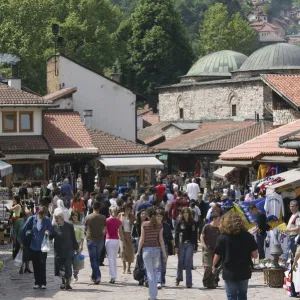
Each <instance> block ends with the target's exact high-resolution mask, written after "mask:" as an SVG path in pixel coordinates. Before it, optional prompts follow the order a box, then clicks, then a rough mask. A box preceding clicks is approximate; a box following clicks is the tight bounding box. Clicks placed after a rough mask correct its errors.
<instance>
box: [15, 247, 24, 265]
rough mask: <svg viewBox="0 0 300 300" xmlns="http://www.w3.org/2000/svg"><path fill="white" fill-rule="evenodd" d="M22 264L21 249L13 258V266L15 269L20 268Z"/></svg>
mask: <svg viewBox="0 0 300 300" xmlns="http://www.w3.org/2000/svg"><path fill="white" fill-rule="evenodd" d="M22 264H23V249H20V250H19V252H18V254H17V256H16V257H15V260H14V265H15V266H16V267H21V266H22Z"/></svg>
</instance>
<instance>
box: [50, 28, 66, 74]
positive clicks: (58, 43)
mask: <svg viewBox="0 0 300 300" xmlns="http://www.w3.org/2000/svg"><path fill="white" fill-rule="evenodd" d="M58 32H59V25H58V24H52V34H53V35H54V59H55V62H54V73H55V76H58V70H57V58H56V48H57V46H58V47H62V46H63V43H64V38H63V37H61V36H59V37H57V35H58Z"/></svg>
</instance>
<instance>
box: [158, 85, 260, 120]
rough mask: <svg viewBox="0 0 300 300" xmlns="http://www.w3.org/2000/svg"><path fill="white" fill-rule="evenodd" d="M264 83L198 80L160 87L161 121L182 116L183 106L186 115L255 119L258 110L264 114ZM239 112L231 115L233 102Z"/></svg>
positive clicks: (196, 118) (189, 116)
mask: <svg viewBox="0 0 300 300" xmlns="http://www.w3.org/2000/svg"><path fill="white" fill-rule="evenodd" d="M263 102H264V84H263V82H262V81H250V82H232V83H218V84H198V85H197V84H196V85H193V86H189V87H184V86H183V87H177V88H167V89H161V90H160V91H159V114H160V120H161V121H175V120H178V119H179V108H180V107H182V106H183V107H184V119H185V120H189V121H199V120H203V119H231V118H232V119H254V114H255V112H256V113H258V114H259V116H260V118H262V117H263V112H264V105H263ZM233 104H234V105H236V111H237V115H236V117H233V116H232V105H233Z"/></svg>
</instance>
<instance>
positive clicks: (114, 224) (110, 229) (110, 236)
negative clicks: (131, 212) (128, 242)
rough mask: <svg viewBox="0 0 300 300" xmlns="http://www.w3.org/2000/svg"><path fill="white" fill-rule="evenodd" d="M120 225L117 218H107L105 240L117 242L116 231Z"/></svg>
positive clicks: (120, 222)
mask: <svg viewBox="0 0 300 300" xmlns="http://www.w3.org/2000/svg"><path fill="white" fill-rule="evenodd" d="M121 224H122V221H121V220H120V219H118V218H108V219H107V220H106V226H107V227H106V239H107V240H118V239H119V235H118V230H119V228H120V226H121Z"/></svg>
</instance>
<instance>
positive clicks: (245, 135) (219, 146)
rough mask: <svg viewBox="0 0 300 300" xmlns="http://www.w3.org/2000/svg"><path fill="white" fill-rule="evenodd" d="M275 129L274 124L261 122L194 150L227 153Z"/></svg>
mask: <svg viewBox="0 0 300 300" xmlns="http://www.w3.org/2000/svg"><path fill="white" fill-rule="evenodd" d="M272 129H273V125H272V122H259V123H255V124H253V125H250V126H248V127H246V128H242V129H240V130H237V131H235V132H233V133H230V134H227V135H225V136H222V137H220V138H218V139H215V140H214V141H211V142H208V143H205V144H202V145H200V146H197V147H195V148H193V149H192V150H200V151H225V150H229V149H231V148H233V147H236V146H238V145H240V144H242V143H245V142H247V141H249V140H251V139H253V138H255V137H257V136H259V135H261V134H262V133H264V132H268V131H270V130H272Z"/></svg>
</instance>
